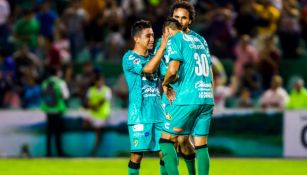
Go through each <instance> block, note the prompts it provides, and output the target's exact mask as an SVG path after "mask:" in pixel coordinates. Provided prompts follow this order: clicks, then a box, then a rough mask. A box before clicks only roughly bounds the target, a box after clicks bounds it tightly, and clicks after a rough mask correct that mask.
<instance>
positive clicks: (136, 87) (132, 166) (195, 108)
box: [122, 1, 214, 175]
mask: <svg viewBox="0 0 307 175" xmlns="http://www.w3.org/2000/svg"><path fill="white" fill-rule="evenodd" d="M194 17H195V10H194V7H193V5H191V4H190V3H189V2H186V1H179V2H176V3H174V4H173V5H172V8H171V13H170V17H169V18H168V19H167V20H166V21H165V23H164V25H163V29H162V30H163V36H162V38H161V39H160V40H159V41H158V42H157V44H156V47H155V51H154V54H151V53H150V52H149V51H150V50H152V49H153V47H154V33H153V30H152V27H151V24H150V22H149V21H145V20H140V21H137V22H135V23H134V25H133V26H132V29H131V35H132V37H133V39H134V48H133V50H129V51H127V52H126V53H125V55H124V56H123V60H122V64H123V70H124V74H125V77H126V80H127V83H128V88H129V107H128V130H129V137H130V146H131V156H130V161H129V165H128V174H129V175H138V174H139V171H140V165H141V160H142V158H143V153H144V152H148V151H157V152H159V155H160V174H161V175H178V174H179V172H178V157H177V151H178V152H179V153H180V154H181V156H182V157H183V159H184V160H185V163H186V166H187V169H188V172H189V174H190V175H192V174H194V175H195V174H196V170H197V174H199V175H208V174H209V161H210V160H209V154H208V147H207V136H208V133H209V127H210V121H211V116H212V112H213V106H214V100H213V79H212V69H211V59H210V54H209V49H208V46H207V43H206V41H205V39H204V38H203V37H201V36H200V35H198V34H197V33H195V32H194V31H192V30H190V28H189V27H190V25H191V23H192V21H193V20H194ZM160 82H162V89H163V93H162V97H161V93H160V88H159V87H160V84H161V83H160ZM190 138H191V140H190ZM192 142H193V143H192ZM195 158H197V160H198V161H197V162H198V164H197V166H196V165H195ZM196 167H197V168H196Z"/></svg>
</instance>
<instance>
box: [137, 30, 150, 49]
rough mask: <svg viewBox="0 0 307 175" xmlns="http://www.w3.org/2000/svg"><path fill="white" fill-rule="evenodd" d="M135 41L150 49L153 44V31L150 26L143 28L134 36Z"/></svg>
mask: <svg viewBox="0 0 307 175" xmlns="http://www.w3.org/2000/svg"><path fill="white" fill-rule="evenodd" d="M136 43H137V44H139V45H140V46H142V47H143V48H146V49H147V50H150V49H152V48H153V46H154V33H153V30H152V28H146V29H144V30H143V31H142V32H141V34H140V35H139V36H138V37H137V38H136Z"/></svg>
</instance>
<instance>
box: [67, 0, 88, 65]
mask: <svg viewBox="0 0 307 175" xmlns="http://www.w3.org/2000/svg"><path fill="white" fill-rule="evenodd" d="M87 20H88V15H87V13H86V11H85V10H84V8H82V6H81V3H80V0H75V1H71V4H70V6H69V7H68V8H67V9H66V10H65V12H64V14H63V21H64V24H65V26H66V29H67V32H68V38H69V42H70V48H71V56H72V59H76V56H77V54H78V52H79V51H81V50H82V48H83V46H84V24H85V23H86V21H87Z"/></svg>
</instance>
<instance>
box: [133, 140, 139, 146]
mask: <svg viewBox="0 0 307 175" xmlns="http://www.w3.org/2000/svg"><path fill="white" fill-rule="evenodd" d="M133 145H134V147H137V146H138V145H139V140H138V139H134V140H133Z"/></svg>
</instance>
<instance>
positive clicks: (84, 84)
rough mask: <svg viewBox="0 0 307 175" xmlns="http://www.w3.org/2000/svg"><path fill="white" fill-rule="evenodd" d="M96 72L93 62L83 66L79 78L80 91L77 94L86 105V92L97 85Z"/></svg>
mask: <svg viewBox="0 0 307 175" xmlns="http://www.w3.org/2000/svg"><path fill="white" fill-rule="evenodd" d="M96 74H97V73H96V71H95V68H94V65H93V63H92V62H91V61H88V62H85V63H84V64H82V72H80V74H79V75H78V76H77V83H78V87H77V88H78V89H77V93H78V95H79V97H80V98H81V99H82V101H83V103H84V105H86V102H85V101H86V100H85V99H86V93H87V92H86V91H87V89H89V87H90V86H92V85H93V84H94V83H95V77H96Z"/></svg>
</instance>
